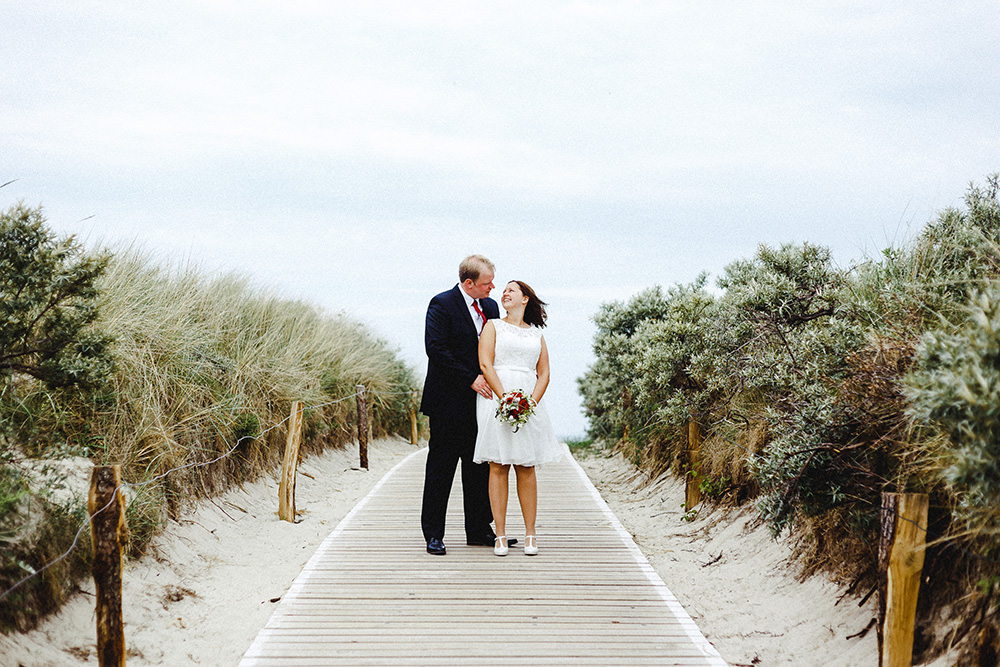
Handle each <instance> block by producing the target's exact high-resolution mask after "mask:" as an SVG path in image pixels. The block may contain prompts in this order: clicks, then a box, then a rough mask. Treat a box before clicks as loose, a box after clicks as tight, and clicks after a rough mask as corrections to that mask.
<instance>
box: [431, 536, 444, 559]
mask: <svg viewBox="0 0 1000 667" xmlns="http://www.w3.org/2000/svg"><path fill="white" fill-rule="evenodd" d="M427 553H429V554H434V555H435V556H443V555H445V553H447V552H446V551H445V548H444V542H442V541H441V540H439V539H438V538H436V537H432V538H431V539H430V541H429V542H428V543H427Z"/></svg>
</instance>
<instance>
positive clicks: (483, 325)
mask: <svg viewBox="0 0 1000 667" xmlns="http://www.w3.org/2000/svg"><path fill="white" fill-rule="evenodd" d="M472 307H473V308H475V309H476V313H477V314H478V315H479V317H481V318H483V323H482V324H480V325H479V333H480V335H482V333H483V327H485V326H486V316H485V315H483V311H481V310H479V301H477V300H476V299H473V300H472Z"/></svg>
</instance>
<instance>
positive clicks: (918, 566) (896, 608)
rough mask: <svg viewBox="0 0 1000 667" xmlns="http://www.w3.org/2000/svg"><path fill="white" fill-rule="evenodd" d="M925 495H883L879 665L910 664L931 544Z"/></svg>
mask: <svg viewBox="0 0 1000 667" xmlns="http://www.w3.org/2000/svg"><path fill="white" fill-rule="evenodd" d="M928 506H929V501H928V497H927V494H926V493H883V494H882V535H881V540H880V542H879V577H880V586H879V587H880V589H881V590H880V593H881V595H879V598H880V599H879V629H880V632H879V665H881V667H910V665H911V664H912V663H913V627H914V624H915V622H916V614H917V595H918V594H919V592H920V576H921V572H922V571H923V567H924V551H925V546H926V543H927V513H928Z"/></svg>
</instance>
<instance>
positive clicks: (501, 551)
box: [493, 535, 507, 556]
mask: <svg viewBox="0 0 1000 667" xmlns="http://www.w3.org/2000/svg"><path fill="white" fill-rule="evenodd" d="M493 553H495V554H496V555H497V556H506V555H507V536H506V535H497V539H496V543H495V544H494V545H493Z"/></svg>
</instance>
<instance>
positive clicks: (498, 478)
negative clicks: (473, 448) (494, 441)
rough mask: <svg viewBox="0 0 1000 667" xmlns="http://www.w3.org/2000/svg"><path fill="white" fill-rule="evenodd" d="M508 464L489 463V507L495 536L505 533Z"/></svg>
mask: <svg viewBox="0 0 1000 667" xmlns="http://www.w3.org/2000/svg"><path fill="white" fill-rule="evenodd" d="M509 476H510V466H509V465H501V464H499V463H492V462H491V463H490V509H491V510H493V523H494V524H496V529H497V536H498V537H499V536H501V535H506V534H507V486H508V482H507V480H508V478H509Z"/></svg>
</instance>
